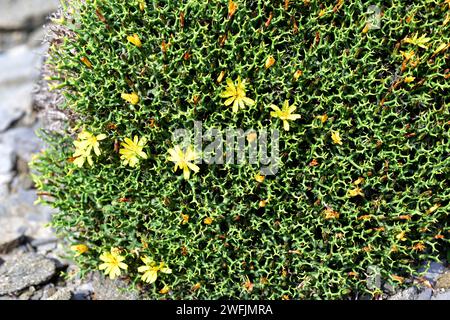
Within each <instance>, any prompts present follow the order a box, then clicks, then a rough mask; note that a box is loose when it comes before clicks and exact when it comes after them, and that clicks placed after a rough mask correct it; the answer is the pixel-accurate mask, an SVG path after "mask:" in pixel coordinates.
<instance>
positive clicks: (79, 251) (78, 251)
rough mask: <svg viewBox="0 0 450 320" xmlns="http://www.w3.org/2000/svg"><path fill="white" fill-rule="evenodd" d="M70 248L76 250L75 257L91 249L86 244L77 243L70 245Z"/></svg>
mask: <svg viewBox="0 0 450 320" xmlns="http://www.w3.org/2000/svg"><path fill="white" fill-rule="evenodd" d="M70 250H72V251H75V252H76V254H75V257H78V256H81V255H82V254H83V253H85V252H87V251H88V250H89V248H88V246H87V245H85V244H76V245H73V246H71V247H70Z"/></svg>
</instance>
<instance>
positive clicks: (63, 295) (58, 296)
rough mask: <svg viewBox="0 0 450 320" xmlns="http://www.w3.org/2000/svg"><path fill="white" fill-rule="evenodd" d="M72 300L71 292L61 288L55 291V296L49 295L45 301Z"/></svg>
mask: <svg viewBox="0 0 450 320" xmlns="http://www.w3.org/2000/svg"><path fill="white" fill-rule="evenodd" d="M71 298H72V291H70V289H69V288H61V289H59V290H57V291H56V293H55V294H53V295H51V296H50V297H49V298H47V299H45V300H70V299H71Z"/></svg>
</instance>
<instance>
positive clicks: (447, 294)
mask: <svg viewBox="0 0 450 320" xmlns="http://www.w3.org/2000/svg"><path fill="white" fill-rule="evenodd" d="M431 300H450V290H447V291H444V292H439V293H437V294H435V295H434V296H433V297H431Z"/></svg>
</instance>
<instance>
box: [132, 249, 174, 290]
mask: <svg viewBox="0 0 450 320" xmlns="http://www.w3.org/2000/svg"><path fill="white" fill-rule="evenodd" d="M141 260H142V262H144V264H145V265H144V266H141V267H139V268H138V272H140V273H143V275H142V277H141V279H142V281H144V282H146V283H150V284H151V283H153V282H155V281H156V279H157V278H158V272H162V273H167V274H169V273H172V270H171V269H169V268H167V267H166V266H165V264H164V262H161V263H160V264H159V265H157V264H156V263H155V262H154V261H153V260H152V259H150V258H149V257H147V256H144V257H142V258H141Z"/></svg>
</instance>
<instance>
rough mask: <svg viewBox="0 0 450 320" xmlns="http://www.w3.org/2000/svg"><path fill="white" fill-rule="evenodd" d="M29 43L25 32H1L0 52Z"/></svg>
mask: <svg viewBox="0 0 450 320" xmlns="http://www.w3.org/2000/svg"><path fill="white" fill-rule="evenodd" d="M26 41H27V33H26V32H23V31H12V32H2V31H0V52H2V51H6V50H8V49H11V48H13V47H15V46H17V45H19V44H22V43H25V42H26Z"/></svg>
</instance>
